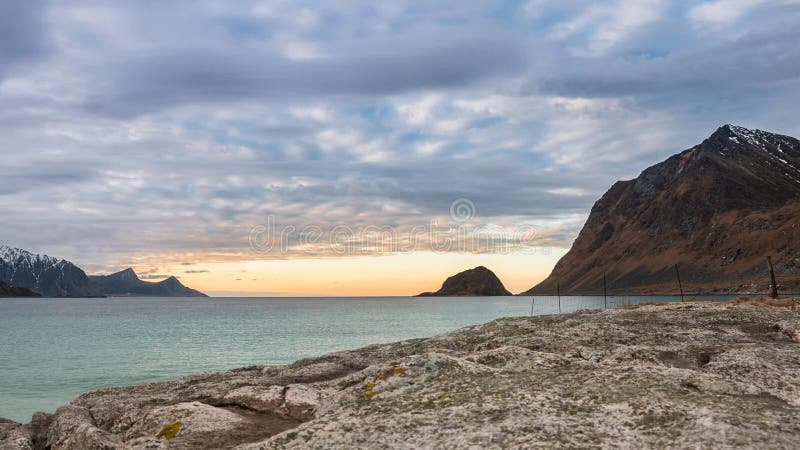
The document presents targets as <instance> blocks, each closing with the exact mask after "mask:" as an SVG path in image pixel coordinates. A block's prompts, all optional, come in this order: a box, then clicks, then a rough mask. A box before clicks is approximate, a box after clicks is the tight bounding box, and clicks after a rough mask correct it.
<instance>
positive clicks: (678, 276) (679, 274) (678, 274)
mask: <svg viewBox="0 0 800 450" xmlns="http://www.w3.org/2000/svg"><path fill="white" fill-rule="evenodd" d="M675 276H676V277H677V278H678V289H679V290H680V291H681V301H683V284H681V271H680V270H678V265H677V264H675Z"/></svg>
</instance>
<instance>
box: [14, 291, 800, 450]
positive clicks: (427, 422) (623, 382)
mask: <svg viewBox="0 0 800 450" xmlns="http://www.w3.org/2000/svg"><path fill="white" fill-rule="evenodd" d="M787 304H788V303H787ZM798 361H800V315H798V312H797V311H793V310H791V309H788V308H778V307H765V306H753V305H749V304H747V303H743V304H731V303H708V302H686V303H673V304H666V305H646V306H639V307H632V308H620V309H610V310H604V311H580V312H576V313H572V314H564V315H559V316H539V317H516V318H505V319H499V320H495V321H493V322H490V323H487V324H484V325H477V326H472V327H467V328H464V329H461V330H457V331H454V332H450V333H446V334H442V335H439V336H434V337H430V338H425V339H412V340H408V341H403V342H397V343H394V344H386V345H373V346H369V347H365V348H362V349H358V350H352V351H342V352H337V353H331V354H328V355H325V356H321V357H318V358H312V359H306V360H301V361H298V362H296V363H294V364H291V365H287V366H252V367H244V368H241V369H236V370H232V371H228V372H212V373H201V374H197V375H192V376H188V377H184V378H180V379H177V380H173V381H165V382H159V383H150V384H145V385H141V386H131V387H120V388H110V389H101V390H98V391H94V392H90V393H87V394H84V395H82V396H80V397H78V398H76V399H75V400H74V401H73V402H72V403H70V404H69V405H66V406H63V407H61V408H58V409H57V410H56V411H55V412H54V413H37V414H35V415H34V417H33V420H32V421H31V422H30V423H29V424H26V425H21V424H17V423H13V422H9V421H0V448H1V449H3V450H10V449H39V448H42V449H44V448H48V449H52V450H59V449H112V448H114V449H115V448H126V449H142V448H147V449H189V448H208V449H211V448H213V449H217V448H237V449H277V448H298V449H307V448H341V449H351V448H421V447H423V448H469V447H475V448H542V447H544V448H576V447H583V448H585V447H602V448H642V447H682V448H728V447H740V446H745V447H757V448H787V449H789V448H798V446H800V421H798V418H800V363H799V362H798Z"/></svg>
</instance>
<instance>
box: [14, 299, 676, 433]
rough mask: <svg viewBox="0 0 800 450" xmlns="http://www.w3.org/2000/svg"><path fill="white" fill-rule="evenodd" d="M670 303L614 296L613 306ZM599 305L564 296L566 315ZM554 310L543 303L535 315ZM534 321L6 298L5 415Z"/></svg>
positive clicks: (394, 304)
mask: <svg viewBox="0 0 800 450" xmlns="http://www.w3.org/2000/svg"><path fill="white" fill-rule="evenodd" d="M656 299H659V300H674V298H668V297H658V298H656V297H610V298H609V306H614V305H616V304H621V303H638V302H644V301H653V300H656ZM597 307H603V298H602V297H563V298H562V301H561V309H562V311H564V312H567V311H574V310H577V309H582V308H597ZM556 312H558V303H557V299H555V298H549V297H537V298H536V301H535V304H534V305H533V313H534V314H551V313H556ZM529 314H531V298H530V297H527V298H526V297H462V298H405V297H389V298H105V299H97V298H92V299H64V298H60V299H49V298H42V299H0V417H5V418H8V419H12V420H16V421H22V422H27V421H28V420H30V417H31V414H33V413H34V412H35V411H52V410H54V409H55V408H56V407H57V406H59V405H62V404H65V403H67V402H69V401H70V400H72V399H73V398H75V397H76V396H77V395H78V394H80V393H82V392H86V391H89V390H93V389H97V388H100V387H107V386H122V385H129V384H138V383H145V382H149V381H155V380H163V379H169V378H174V377H178V376H181V375H186V374H190V373H192V372H199V371H205V370H223V369H231V368H235V367H240V366H247V365H254V364H285V363H289V362H292V361H295V360H297V359H300V358H305V357H310V356H318V355H322V354H324V353H328V352H331V351H335V350H344V349H352V348H358V347H362V346H365V345H368V344H373V343H384V342H392V341H397V340H401V339H408V338H412V337H424V336H431V335H434V334H438V333H442V332H445V331H449V330H453V329H456V328H459V327H463V326H466V325H472V324H479V323H483V322H487V321H490V320H492V319H496V318H498V317H507V316H523V315H529Z"/></svg>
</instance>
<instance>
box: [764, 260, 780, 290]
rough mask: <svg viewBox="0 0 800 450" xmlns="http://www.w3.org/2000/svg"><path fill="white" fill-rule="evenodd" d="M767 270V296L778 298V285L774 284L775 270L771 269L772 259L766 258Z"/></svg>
mask: <svg viewBox="0 0 800 450" xmlns="http://www.w3.org/2000/svg"><path fill="white" fill-rule="evenodd" d="M767 268H769V283H770V289H769V296H770V297H772V298H778V284H777V283H775V270H774V269H773V268H772V257H770V256H767Z"/></svg>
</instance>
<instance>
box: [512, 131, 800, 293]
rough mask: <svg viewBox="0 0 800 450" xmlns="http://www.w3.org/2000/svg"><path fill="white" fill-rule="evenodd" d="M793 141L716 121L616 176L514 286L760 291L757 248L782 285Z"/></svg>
mask: <svg viewBox="0 0 800 450" xmlns="http://www.w3.org/2000/svg"><path fill="white" fill-rule="evenodd" d="M798 214H800V141H798V140H797V139H795V138H793V137H791V136H785V135H780V134H775V133H770V132H766V131H761V130H749V129H747V128H744V127H739V126H735V125H723V126H722V127H720V128H718V129H717V130H716V131H715V132H714V133H713V134H712V135H711V136H709V137H708V138H706V139H705V140H703V141H702V142H701V143H700V144H698V145H695V146H693V147H691V148H689V149H686V150H684V151H682V152H679V153H677V154H675V155H673V156H671V157H669V158H667V159H666V160H664V161H662V162H660V163H657V164H655V165H653V166H650V167H648V168H647V169H645V170H644V171H642V172H641V174H640V175H639V176H638V177H637V178H635V179H633V180H626V181H618V182H616V183H614V184H613V185H612V186H611V188H610V189H609V190H608V191H607V192H606V193H605V194H604V195H603V196H602V197H601V198H600V199H599V200H598V201H597V202H596V203H595V204H594V206H593V207H592V209H591V212H590V214H589V217H588V219H587V221H586V223H585V225H584V227H583V229H582V230H581V232H580V233H579V234H578V237H577V238H576V239H575V241H574V243H573V245H572V248H571V249H570V251H569V252H568V253H567V254H566V255H564V257H562V258H561V260H559V262H558V263H557V264H556V266H555V267H554V269H553V272H552V273H551V274H550V276H548V277H547V278H546V279H545V280H544V281H542V282H541V283H539V284H537V285H536V286H534V287H533V288H531V289H529V290H528V291H525V292H524V293H523V294H525V295H530V294H545V293H546V294H550V293H553V292H556V291H557V290H558V288H559V287H560V288H561V291H562V293H573V294H576V293H601V292H603V274H604V273H605V275H606V280H607V288H610V289H611V291H612V292H613V291H618V292H626V293H675V292H678V290H679V289H680V287H679V286H678V285H677V280H676V278H677V276H676V273H675V271H676V269H675V266H676V265H677V266H678V267H679V271H680V272H681V275H682V278H683V280H682V281H684V283H685V284H686V286H685V287H686V288H687V290H688V291H692V292H696V293H713V292H744V291H762V290H764V289H765V283H766V281H767V277H766V264H765V258H766V256H770V255H771V256H772V257H773V259H774V260H775V261H776V270H777V272H778V278H779V281H780V282H781V283H782V284H783V285H784V288H787V287H790V286H791V284H792V283H793V279H795V278H796V277H797V274H798V271H797V269H798V267H800V250H798V244H797V243H798V240H800V239H799V238H800V235H798V232H799V231H800V230H798V227H797V224H796V223H795V222H796V221H794V220H793V219H794V218H795V217H796V216H797V215H798Z"/></svg>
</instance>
